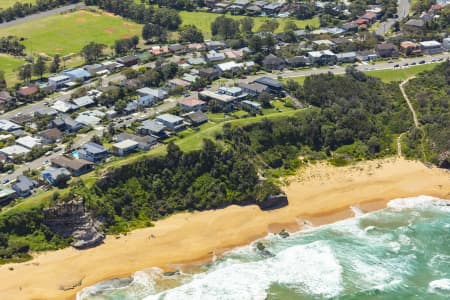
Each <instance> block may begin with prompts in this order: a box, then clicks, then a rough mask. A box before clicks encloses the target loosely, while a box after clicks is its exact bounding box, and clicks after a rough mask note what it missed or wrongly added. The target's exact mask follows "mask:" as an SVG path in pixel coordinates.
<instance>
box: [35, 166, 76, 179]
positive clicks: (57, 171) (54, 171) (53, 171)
mask: <svg viewBox="0 0 450 300" xmlns="http://www.w3.org/2000/svg"><path fill="white" fill-rule="evenodd" d="M41 174H42V175H44V174H48V175H50V176H51V177H52V178H54V179H56V178H57V177H58V176H59V175H67V176H70V172H69V170H67V169H66V168H55V167H48V168H47V169H45V170H44V171H42V172H41Z"/></svg>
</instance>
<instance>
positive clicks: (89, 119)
mask: <svg viewBox="0 0 450 300" xmlns="http://www.w3.org/2000/svg"><path fill="white" fill-rule="evenodd" d="M101 121H102V119H100V118H97V117H95V116H91V115H85V114H79V115H78V117H76V118H75V122H77V123H80V124H83V125H85V126H91V127H94V126H96V125H98V124H99V123H100V122H101Z"/></svg>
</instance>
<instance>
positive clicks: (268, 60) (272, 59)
mask: <svg viewBox="0 0 450 300" xmlns="http://www.w3.org/2000/svg"><path fill="white" fill-rule="evenodd" d="M283 63H284V60H283V59H281V58H279V57H278V56H275V55H273V54H269V55H267V56H266V57H264V59H263V64H277V65H280V64H283Z"/></svg>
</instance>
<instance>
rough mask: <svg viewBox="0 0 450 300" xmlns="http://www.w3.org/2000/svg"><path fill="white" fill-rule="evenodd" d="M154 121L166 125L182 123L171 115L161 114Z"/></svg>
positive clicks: (180, 119) (178, 118)
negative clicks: (165, 123)
mask: <svg viewBox="0 0 450 300" xmlns="http://www.w3.org/2000/svg"><path fill="white" fill-rule="evenodd" d="M156 119H157V120H160V121H164V122H167V123H178V122H182V121H183V118H180V117H179V116H175V115H172V114H162V115H159V116H157V117H156Z"/></svg>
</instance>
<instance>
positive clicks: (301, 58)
mask: <svg viewBox="0 0 450 300" xmlns="http://www.w3.org/2000/svg"><path fill="white" fill-rule="evenodd" d="M286 62H287V63H288V64H293V63H299V62H302V63H309V59H308V58H307V57H304V56H293V57H288V58H286Z"/></svg>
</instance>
